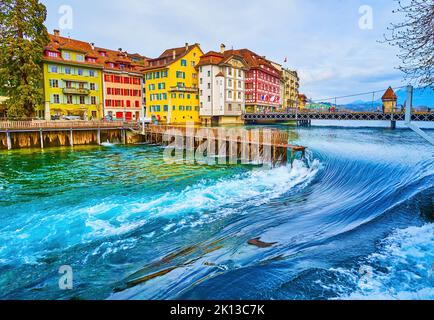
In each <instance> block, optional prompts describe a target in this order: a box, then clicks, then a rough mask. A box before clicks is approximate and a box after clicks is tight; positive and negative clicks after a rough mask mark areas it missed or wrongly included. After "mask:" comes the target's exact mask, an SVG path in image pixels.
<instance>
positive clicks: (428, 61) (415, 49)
mask: <svg viewBox="0 0 434 320" xmlns="http://www.w3.org/2000/svg"><path fill="white" fill-rule="evenodd" d="M395 1H396V2H397V3H398V9H396V10H394V11H393V12H394V13H396V14H401V15H403V16H404V21H403V22H401V23H392V24H391V25H390V27H389V28H388V30H389V33H390V34H389V35H385V36H384V37H385V40H386V42H388V43H390V44H391V45H392V46H395V47H398V48H399V51H400V52H399V54H398V58H400V60H401V61H402V65H401V66H399V68H398V69H399V70H401V71H403V72H404V73H405V75H406V79H409V80H411V81H413V82H415V84H417V85H420V86H423V87H425V86H429V87H433V86H434V2H433V1H432V0H395Z"/></svg>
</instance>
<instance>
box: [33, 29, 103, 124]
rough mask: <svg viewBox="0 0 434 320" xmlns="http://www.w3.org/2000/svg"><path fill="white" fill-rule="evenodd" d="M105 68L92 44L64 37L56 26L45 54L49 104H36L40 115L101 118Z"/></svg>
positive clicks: (50, 117)
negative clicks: (38, 105) (39, 105)
mask: <svg viewBox="0 0 434 320" xmlns="http://www.w3.org/2000/svg"><path fill="white" fill-rule="evenodd" d="M102 69H103V66H102V65H101V64H100V63H99V62H98V57H97V56H96V55H95V53H94V48H93V46H92V45H91V44H89V43H87V42H83V41H78V40H73V39H69V38H64V37H61V36H60V33H59V31H57V30H55V32H54V35H50V43H49V44H48V45H47V47H46V48H45V53H44V58H43V74H44V99H45V104H44V106H41V107H38V108H36V116H37V117H39V118H45V119H46V120H50V119H60V118H62V117H65V116H75V117H77V119H78V117H79V118H80V119H82V120H92V119H93V120H97V119H101V118H102V117H103V104H102V102H103V96H102V92H103V91H102V89H103V85H102V74H103V72H102Z"/></svg>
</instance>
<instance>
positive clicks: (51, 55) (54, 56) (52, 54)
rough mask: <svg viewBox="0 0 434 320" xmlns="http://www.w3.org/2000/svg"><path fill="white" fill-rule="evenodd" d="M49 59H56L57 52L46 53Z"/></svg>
mask: <svg viewBox="0 0 434 320" xmlns="http://www.w3.org/2000/svg"><path fill="white" fill-rule="evenodd" d="M47 55H48V56H49V57H53V58H57V57H59V54H58V53H57V52H53V51H48V54H47Z"/></svg>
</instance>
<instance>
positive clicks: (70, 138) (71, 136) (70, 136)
mask: <svg viewBox="0 0 434 320" xmlns="http://www.w3.org/2000/svg"><path fill="white" fill-rule="evenodd" d="M72 133H73V130H72V128H71V131H70V132H69V143H70V145H71V147H73V146H74V135H73V134H72Z"/></svg>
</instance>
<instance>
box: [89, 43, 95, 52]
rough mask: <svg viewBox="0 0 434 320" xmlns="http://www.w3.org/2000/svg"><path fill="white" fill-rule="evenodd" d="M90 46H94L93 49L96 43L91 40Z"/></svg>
mask: <svg viewBox="0 0 434 320" xmlns="http://www.w3.org/2000/svg"><path fill="white" fill-rule="evenodd" d="M90 46H91V47H92V50H95V43H93V42H91V43H90Z"/></svg>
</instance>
